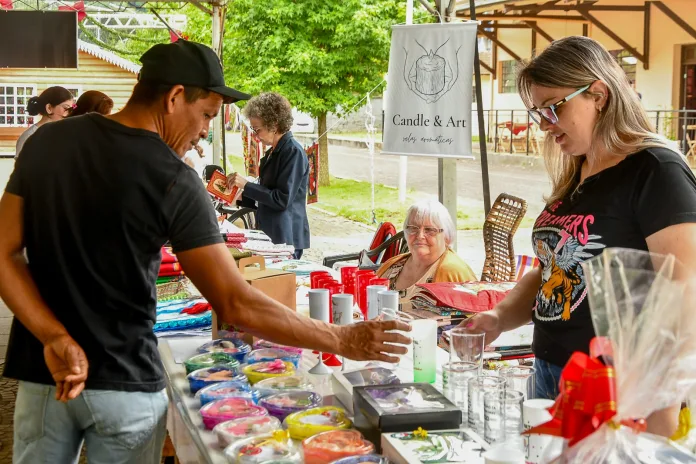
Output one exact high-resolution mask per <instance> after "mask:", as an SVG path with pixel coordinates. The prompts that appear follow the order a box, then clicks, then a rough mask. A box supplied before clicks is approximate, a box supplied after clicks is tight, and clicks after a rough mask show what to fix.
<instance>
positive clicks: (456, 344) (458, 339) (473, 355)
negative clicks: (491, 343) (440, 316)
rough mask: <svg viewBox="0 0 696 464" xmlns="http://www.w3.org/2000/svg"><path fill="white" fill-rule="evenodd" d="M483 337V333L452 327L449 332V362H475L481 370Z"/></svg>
mask: <svg viewBox="0 0 696 464" xmlns="http://www.w3.org/2000/svg"><path fill="white" fill-rule="evenodd" d="M485 337H486V335H485V334H482V333H481V334H474V333H470V332H468V331H467V330H466V329H464V328H460V327H457V328H454V329H452V331H451V332H450V362H457V361H464V362H471V363H475V364H476V365H478V366H479V370H481V369H482V367H483V346H484V341H485Z"/></svg>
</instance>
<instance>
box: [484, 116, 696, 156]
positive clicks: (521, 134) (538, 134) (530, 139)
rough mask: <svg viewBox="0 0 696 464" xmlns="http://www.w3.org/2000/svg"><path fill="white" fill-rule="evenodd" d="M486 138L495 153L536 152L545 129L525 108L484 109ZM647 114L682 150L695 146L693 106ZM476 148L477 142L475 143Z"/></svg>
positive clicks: (653, 123) (695, 133)
mask: <svg viewBox="0 0 696 464" xmlns="http://www.w3.org/2000/svg"><path fill="white" fill-rule="evenodd" d="M483 113H484V114H483V116H484V117H483V119H484V124H485V128H486V141H487V142H488V148H489V150H491V151H493V152H496V153H517V154H527V155H533V154H539V153H540V152H541V145H542V143H543V140H544V132H542V131H541V130H540V129H539V127H538V126H537V125H536V123H534V121H532V120H531V119H530V117H529V113H527V111H526V110H519V109H516V110H483ZM647 113H648V118H649V119H650V122H651V124H652V125H653V128H654V129H655V130H656V131H657V133H658V134H661V135H663V136H665V137H666V138H668V139H670V140H673V141H675V142H676V143H677V145H678V147H679V149H680V150H681V151H682V153H684V154H690V155H696V149H695V150H694V153H691V152H690V150H691V149H692V148H693V147H695V146H696V110H648V111H647ZM471 121H472V123H473V127H472V131H471V133H472V135H473V136H474V137H477V136H478V115H477V114H476V110H473V111H472V115H471ZM474 147H475V148H476V144H474Z"/></svg>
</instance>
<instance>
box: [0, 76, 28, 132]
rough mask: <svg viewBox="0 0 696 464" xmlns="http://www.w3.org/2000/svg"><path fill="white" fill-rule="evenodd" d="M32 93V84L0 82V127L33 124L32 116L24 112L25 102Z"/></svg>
mask: <svg viewBox="0 0 696 464" xmlns="http://www.w3.org/2000/svg"><path fill="white" fill-rule="evenodd" d="M34 95H36V85H33V84H0V127H10V126H30V125H31V124H34V118H33V117H32V116H29V115H27V114H26V107H27V102H28V101H29V98H31V97H33V96H34Z"/></svg>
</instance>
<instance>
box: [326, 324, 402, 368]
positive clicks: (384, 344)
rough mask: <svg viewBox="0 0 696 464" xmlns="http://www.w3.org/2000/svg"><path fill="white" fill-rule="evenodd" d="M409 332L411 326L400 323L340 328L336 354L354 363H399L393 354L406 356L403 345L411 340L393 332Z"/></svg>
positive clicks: (356, 325) (354, 325)
mask: <svg viewBox="0 0 696 464" xmlns="http://www.w3.org/2000/svg"><path fill="white" fill-rule="evenodd" d="M394 330H398V331H400V332H410V331H411V326H409V325H408V324H406V323H405V322H401V321H382V322H377V321H370V322H358V323H357V324H351V325H346V326H342V327H341V332H340V335H339V336H340V343H339V349H338V352H337V353H336V354H339V355H341V356H345V357H346V358H348V359H352V360H354V361H385V362H389V363H396V362H399V358H397V357H395V356H390V355H395V354H406V352H407V349H406V346H404V345H410V344H411V339H410V338H408V337H406V336H404V335H402V334H400V333H395V332H387V331H394Z"/></svg>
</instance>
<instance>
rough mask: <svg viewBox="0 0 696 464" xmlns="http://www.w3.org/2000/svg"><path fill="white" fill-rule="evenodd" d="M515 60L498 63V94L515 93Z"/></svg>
mask: <svg viewBox="0 0 696 464" xmlns="http://www.w3.org/2000/svg"><path fill="white" fill-rule="evenodd" d="M516 64H517V62H516V61H515V60H507V61H501V62H500V68H499V69H500V84H499V86H500V93H517V82H516V81H515V66H516Z"/></svg>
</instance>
